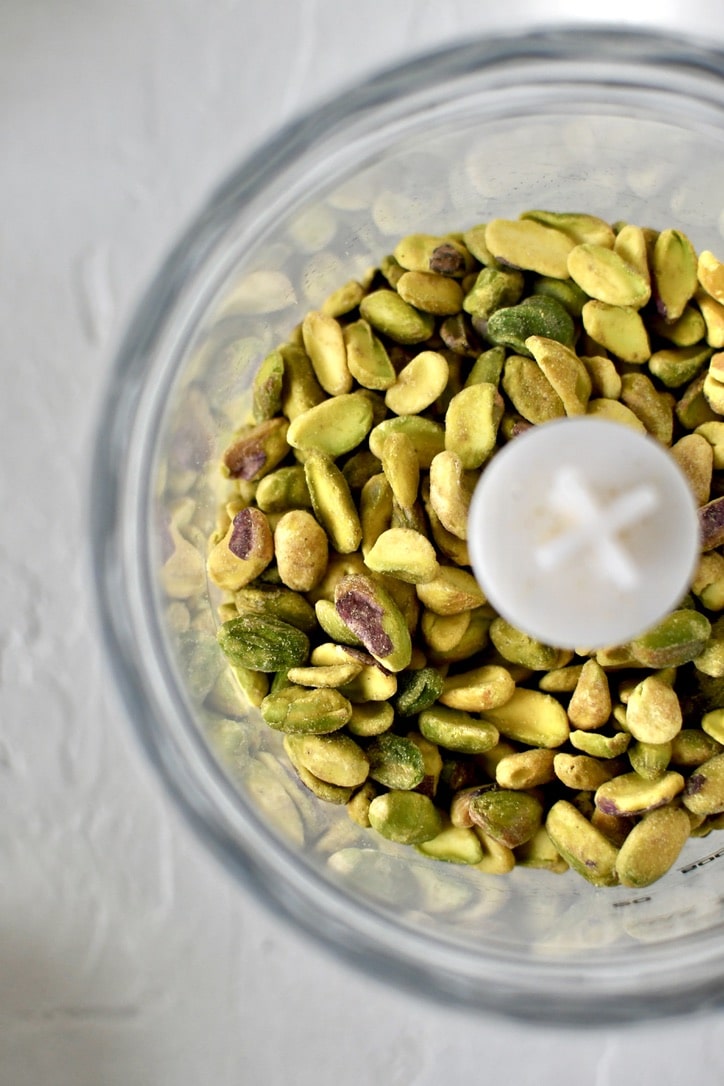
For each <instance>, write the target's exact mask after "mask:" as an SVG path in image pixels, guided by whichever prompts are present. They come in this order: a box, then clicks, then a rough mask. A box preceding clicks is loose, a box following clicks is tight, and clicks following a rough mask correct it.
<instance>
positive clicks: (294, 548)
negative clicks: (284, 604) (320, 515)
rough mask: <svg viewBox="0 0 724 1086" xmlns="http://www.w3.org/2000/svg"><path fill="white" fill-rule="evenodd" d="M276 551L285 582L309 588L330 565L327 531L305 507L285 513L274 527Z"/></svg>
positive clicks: (291, 585) (294, 586) (296, 586)
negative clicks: (328, 563)
mask: <svg viewBox="0 0 724 1086" xmlns="http://www.w3.org/2000/svg"><path fill="white" fill-rule="evenodd" d="M274 553H275V556H276V560H277V569H278V570H279V576H280V577H281V580H282V583H283V584H285V585H287V587H288V588H292V589H295V590H296V591H298V592H308V591H309V590H310V589H311V588H314V586H315V585H317V584H318V583H319V581H321V579H322V577H323V576H324V572H325V570H326V568H327V560H328V553H329V546H328V543H327V533H326V532H325V530H324V528H322V526H321V525H320V524H319V523H318V521H316V520H315V519H314V517H313V516H312V514H311V513H309V512H307V511H306V510H305V509H292V510H290V511H289V512H288V513H283V514H282V517H281V519H280V520H279V522H278V524H277V526H276V528H275V529H274Z"/></svg>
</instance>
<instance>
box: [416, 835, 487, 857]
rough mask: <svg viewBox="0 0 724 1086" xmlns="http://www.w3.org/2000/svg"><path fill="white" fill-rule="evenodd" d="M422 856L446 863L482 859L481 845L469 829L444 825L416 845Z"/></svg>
mask: <svg viewBox="0 0 724 1086" xmlns="http://www.w3.org/2000/svg"><path fill="white" fill-rule="evenodd" d="M417 848H418V851H419V852H421V853H422V854H423V856H431V857H432V858H433V859H435V860H445V861H446V862H447V863H457V864H479V863H480V862H481V861H482V859H483V855H484V853H483V846H482V844H481V843H480V839H479V838H478V837H477V836H476V834H475V833H474V832H473V830H471V829H463V828H462V827H460V826H446V827H445V828H444V829H443V830H441V832H440V833H439V834H438V835H437V837H433V838H432V839H431V840H430V841H425V842H424V843H423V844H421V845H418V846H417Z"/></svg>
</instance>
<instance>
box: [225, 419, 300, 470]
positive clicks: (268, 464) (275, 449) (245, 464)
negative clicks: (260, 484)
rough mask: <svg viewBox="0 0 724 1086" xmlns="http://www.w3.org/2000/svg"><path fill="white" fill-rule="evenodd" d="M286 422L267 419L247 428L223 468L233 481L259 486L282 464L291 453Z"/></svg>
mask: <svg viewBox="0 0 724 1086" xmlns="http://www.w3.org/2000/svg"><path fill="white" fill-rule="evenodd" d="M288 429H289V423H288V422H287V420H286V419H284V418H274V419H267V420H266V421H265V422H260V423H258V424H257V425H256V426H247V427H245V428H244V429H243V430H242V432H241V434H240V435H239V437H238V438H237V439H236V440H235V441H234V442H232V444H231V445H230V446H229V447H228V449H227V450H226V452H225V453H224V456H223V460H222V464H223V469H224V471H225V472H226V474H227V475H229V476H230V477H231V478H232V479H246V480H248V481H250V482H256V481H257V480H258V479H261V478H262V476H263V475H268V474H269V472H270V471H273V470H274V468H275V467H276V466H277V464H279V463H280V462H281V461H282V460H283V459H284V457H285V456H286V455H287V453H288V452H289V445H288V444H287V431H288Z"/></svg>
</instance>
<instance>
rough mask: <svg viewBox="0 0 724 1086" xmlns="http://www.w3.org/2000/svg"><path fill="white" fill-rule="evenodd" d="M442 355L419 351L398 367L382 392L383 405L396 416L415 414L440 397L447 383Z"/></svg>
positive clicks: (444, 360) (446, 370) (445, 363)
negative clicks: (404, 364) (396, 372)
mask: <svg viewBox="0 0 724 1086" xmlns="http://www.w3.org/2000/svg"><path fill="white" fill-rule="evenodd" d="M448 376H449V370H448V363H447V360H446V359H445V356H444V355H442V354H440V353H439V352H438V351H421V352H420V353H419V354H417V355H415V357H414V358H413V359H412V360H411V361H410V362H408V364H407V365H406V366H405V367H404V368H403V369H402V370H400V372H399V373H398V375H397V380H396V381H395V383H394V384H393V385H391V386H390V387H389V388H388V389H387V392H386V393H385V404H386V405H387V407H388V408H389V409H390V411H394V413H395V414H396V415H418V414H420V412H422V411H424V410H425V408H427V407H429V406H430V404H431V403H434V402H435V400H436V399H437V398H438V396H440V394H441V393H442V391H443V389H444V388H445V386H446V384H447V382H448Z"/></svg>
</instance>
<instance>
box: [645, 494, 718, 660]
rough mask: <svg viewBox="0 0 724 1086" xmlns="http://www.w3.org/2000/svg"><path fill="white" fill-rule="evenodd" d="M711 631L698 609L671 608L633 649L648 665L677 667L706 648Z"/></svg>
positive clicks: (708, 623) (707, 621)
mask: <svg viewBox="0 0 724 1086" xmlns="http://www.w3.org/2000/svg"><path fill="white" fill-rule="evenodd" d="M704 508H706V506H705V507H704ZM710 634H711V623H710V622H709V620H708V619H707V618H706V617H705V616H704V615H702V614H700V613H699V612H698V611H691V610H688V609H686V608H684V609H682V610H679V611H672V613H671V614H670V615H667V617H666V618H664V619H662V621H661V622H660V623H659V624H658V625H657V626H655V627H654V628H653V629H652V630H649V631H648V633H645V634H643V635H642V636H641V637H637V638H636V639H635V640H634V641H632V642H631V651H632V652H633V654H634V656H635V658H636V659H637V660H638V661H639V663H641V664H645V665H646V666H647V667H654V668H657V667H678V666H679V665H680V664H687V663H689V661H690V660H694V659H695V658H696V657H697V656H698V655H699V653H700V652H702V651H703V649H704V646H705V645H706V643H707V641H708V639H709V636H710Z"/></svg>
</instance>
